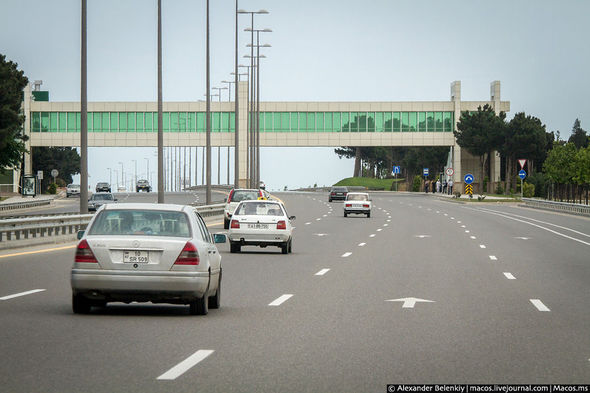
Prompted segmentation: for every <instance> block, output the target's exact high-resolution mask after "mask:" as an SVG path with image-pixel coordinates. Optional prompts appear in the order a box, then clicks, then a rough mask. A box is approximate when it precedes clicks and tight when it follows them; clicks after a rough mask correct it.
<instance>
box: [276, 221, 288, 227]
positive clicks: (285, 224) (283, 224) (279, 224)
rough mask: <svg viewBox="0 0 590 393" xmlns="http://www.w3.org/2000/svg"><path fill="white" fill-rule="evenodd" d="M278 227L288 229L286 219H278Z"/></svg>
mask: <svg viewBox="0 0 590 393" xmlns="http://www.w3.org/2000/svg"><path fill="white" fill-rule="evenodd" d="M277 229H287V223H286V222H285V221H284V220H281V221H278V222H277Z"/></svg>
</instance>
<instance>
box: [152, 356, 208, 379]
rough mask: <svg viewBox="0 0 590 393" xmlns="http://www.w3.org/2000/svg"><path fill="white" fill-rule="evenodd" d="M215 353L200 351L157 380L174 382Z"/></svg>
mask: <svg viewBox="0 0 590 393" xmlns="http://www.w3.org/2000/svg"><path fill="white" fill-rule="evenodd" d="M213 352H215V351H213V350H210V349H200V350H198V351H197V352H195V353H193V354H192V355H191V356H189V357H188V358H186V359H185V360H183V361H182V362H180V363H178V364H177V365H176V366H174V367H172V368H171V369H170V370H168V371H166V372H165V373H164V374H162V375H160V376H159V377H158V378H157V379H159V380H167V381H173V380H175V379H176V378H178V377H180V376H181V375H182V374H184V373H185V372H186V371H188V370H189V369H191V368H192V367H194V366H196V365H197V364H198V363H199V362H201V361H202V360H204V359H205V358H206V357H207V356H209V355H211V354H212V353H213Z"/></svg>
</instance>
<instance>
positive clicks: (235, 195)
mask: <svg viewBox="0 0 590 393" xmlns="http://www.w3.org/2000/svg"><path fill="white" fill-rule="evenodd" d="M267 194H268V193H267V192H266V191H265V190H261V189H255V188H252V189H246V188H234V189H232V190H231V191H230V192H229V195H228V196H227V199H226V201H225V206H224V207H223V228H224V229H229V222H230V220H231V216H232V214H234V210H236V207H237V206H238V204H239V203H240V202H241V201H248V200H258V199H262V198H264V199H269V198H268V195H267Z"/></svg>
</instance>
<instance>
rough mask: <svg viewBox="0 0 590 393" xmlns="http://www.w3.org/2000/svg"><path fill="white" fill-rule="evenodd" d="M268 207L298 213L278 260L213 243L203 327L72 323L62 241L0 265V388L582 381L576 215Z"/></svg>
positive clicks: (588, 279)
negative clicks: (217, 285)
mask: <svg viewBox="0 0 590 393" xmlns="http://www.w3.org/2000/svg"><path fill="white" fill-rule="evenodd" d="M278 196H279V197H280V198H281V199H282V200H283V201H284V202H285V203H286V206H287V209H288V212H289V214H290V215H296V216H297V219H296V221H295V226H296V229H295V231H294V243H293V254H289V255H282V254H280V250H279V249H278V248H266V249H260V248H254V247H244V248H243V249H244V251H245V252H243V253H242V254H230V253H229V245H228V244H222V245H219V248H220V251H221V254H222V258H223V259H222V264H223V269H224V270H223V272H224V274H223V284H222V288H223V292H222V300H221V301H222V305H221V308H220V309H219V310H210V311H209V314H208V315H207V316H191V315H189V313H188V307H186V306H178V305H152V304H131V305H124V304H121V303H113V304H109V305H108V306H107V307H106V308H105V309H94V311H93V312H92V313H91V314H90V315H74V314H72V311H71V303H70V300H71V290H70V283H69V269H70V267H71V264H72V260H73V252H74V251H73V247H74V245H73V244H65V245H63V247H66V248H63V249H60V246H58V247H55V246H53V250H43V247H38V248H36V249H30V250H19V251H18V252H19V253H22V252H24V251H26V252H29V251H34V250H40V252H38V253H29V254H24V255H12V256H10V255H9V254H10V253H13V254H15V253H16V251H12V252H10V251H7V252H3V254H4V255H3V256H0V299H1V300H0V320H1V324H0V326H1V328H0V335H1V336H0V337H1V339H0V353H1V354H2V357H3V360H2V362H0V376H1V381H0V386H2V388H1V390H2V391H6V392H49V391H56V392H70V391H71V392H384V391H386V385H387V384H394V383H395V384H399V383H406V384H429V383H447V384H452V383H497V384H500V383H507V384H529V383H539V384H545V383H578V384H581V383H586V384H587V383H590V312H589V311H590V286H589V283H590V257H589V255H590V219H588V218H580V217H575V216H567V215H562V214H556V213H548V212H542V211H537V210H529V209H525V208H519V207H516V206H513V205H511V206H507V205H500V204H494V203H482V204H458V203H452V202H448V201H442V200H439V199H437V198H435V197H431V196H424V195H394V194H392V193H375V194H372V198H373V204H374V207H373V213H372V216H371V218H369V219H367V218H365V217H364V216H349V217H348V218H344V217H343V214H342V204H341V203H328V202H327V195H326V194H320V193H280V194H278ZM209 225H210V227H211V229H212V231H213V232H223V229H222V220H221V219H220V218H217V219H214V221H212V222H210V223H209ZM33 290H41V291H37V292H29V291H33ZM14 295H19V296H14Z"/></svg>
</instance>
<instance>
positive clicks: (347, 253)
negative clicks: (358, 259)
mask: <svg viewBox="0 0 590 393" xmlns="http://www.w3.org/2000/svg"><path fill="white" fill-rule="evenodd" d="M351 255H352V253H351V252H345V253H344V254H342V258H348V257H349V256H351Z"/></svg>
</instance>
